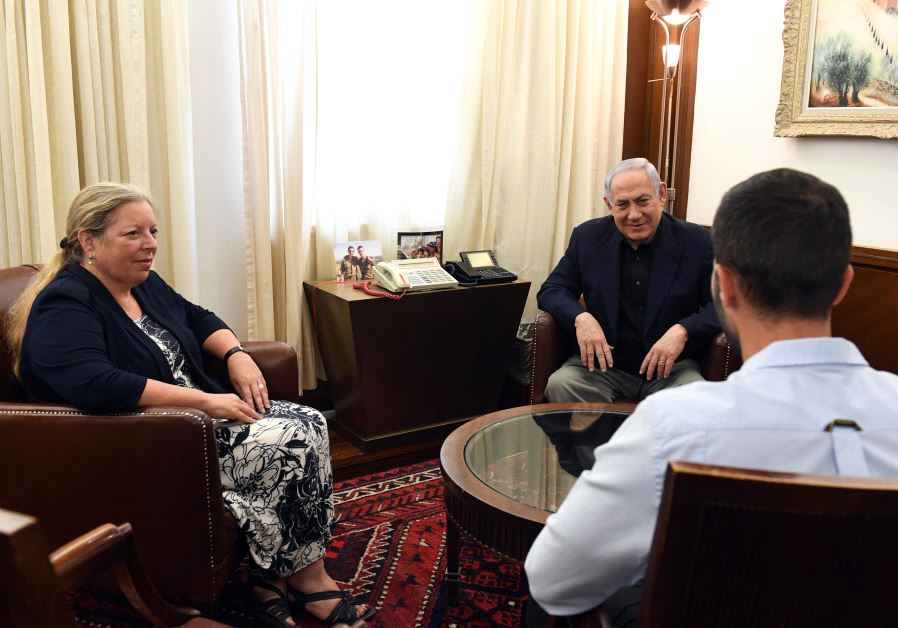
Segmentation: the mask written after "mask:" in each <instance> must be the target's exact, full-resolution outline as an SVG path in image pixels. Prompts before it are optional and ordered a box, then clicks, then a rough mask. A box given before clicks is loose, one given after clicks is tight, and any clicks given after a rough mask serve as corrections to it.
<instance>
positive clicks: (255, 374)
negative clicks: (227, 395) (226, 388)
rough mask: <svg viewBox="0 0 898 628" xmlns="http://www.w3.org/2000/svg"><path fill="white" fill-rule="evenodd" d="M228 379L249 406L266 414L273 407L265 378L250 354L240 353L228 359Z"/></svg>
mask: <svg viewBox="0 0 898 628" xmlns="http://www.w3.org/2000/svg"><path fill="white" fill-rule="evenodd" d="M228 377H230V378H231V385H232V386H233V387H234V390H235V391H236V392H237V394H238V395H240V398H241V399H243V401H245V402H246V403H247V404H249V405H250V406H252V407H254V408H255V409H256V410H258V411H259V412H265V411H266V410H267V409H268V408H269V407H270V406H271V402H270V401H269V400H268V387H267V386H266V385H265V377H263V376H262V371H260V370H259V367H258V366H256V363H255V362H254V361H253V359H252V358H251V357H250V356H249V354H248V353H244V352H243V351H238V352H237V353H235V354H234V355H232V356H231V357H230V358H228Z"/></svg>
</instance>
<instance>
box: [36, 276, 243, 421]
mask: <svg viewBox="0 0 898 628" xmlns="http://www.w3.org/2000/svg"><path fill="white" fill-rule="evenodd" d="M132 293H133V294H134V296H135V298H136V299H137V302H138V303H139V304H140V307H141V308H142V309H143V311H144V313H145V314H147V315H148V316H149V317H151V318H153V319H154V320H156V321H157V322H158V323H159V324H161V325H162V326H163V327H165V328H166V329H168V330H169V331H170V332H171V333H172V334H174V336H175V338H177V339H178V342H180V343H181V349H182V350H183V351H184V355H185V357H186V359H187V362H188V364H189V365H190V369H191V376H193V378H194V381H195V382H196V383H197V385H198V386H200V387H201V388H202V389H203V390H205V391H207V392H226V389H224V388H223V387H222V386H221V384H220V383H219V382H217V381H216V380H214V379H213V378H212V377H210V376H209V375H208V374H206V373H205V372H204V371H203V369H202V365H203V351H202V346H201V345H202V344H203V342H204V341H205V340H206V338H208V337H209V336H210V335H211V334H212V333H214V332H216V331H218V330H219V329H227V328H228V327H227V325H225V323H224V322H223V321H222V320H221V319H220V318H218V317H217V316H216V315H215V314H213V313H212V312H210V311H208V310H205V309H203V308H201V307H199V306H198V305H194V304H193V303H190V302H189V301H187V300H186V299H184V298H183V297H182V296H181V295H179V294H178V293H177V292H175V291H174V290H172V289H171V287H170V286H169V285H168V284H167V283H165V281H163V280H162V278H161V277H160V276H159V275H157V274H156V273H155V272H153V271H151V272H150V274H149V277H148V278H147V280H146V281H145V282H144V283H143V284H141V285H139V286H137V287H135V288H133V289H132ZM21 356H22V383H23V384H24V387H25V390H26V392H27V395H28V399H29V400H30V401H33V402H38V403H68V404H71V405H74V406H75V407H77V408H78V409H79V410H84V411H87V412H122V411H128V410H133V409H134V408H136V407H137V402H138V400H139V399H140V396H141V395H142V394H143V391H144V388H145V387H146V382H147V379H155V380H159V381H162V382H166V383H168V384H176V382H175V380H174V378H173V377H172V373H171V369H170V368H169V365H168V363H167V362H166V360H165V356H164V355H163V353H162V351H161V350H160V349H159V347H157V346H156V344H155V343H154V342H153V341H152V340H151V339H150V338H149V337H148V336H147V335H146V334H145V333H144V332H143V331H141V330H140V328H138V326H137V325H136V324H135V323H134V322H133V321H132V320H130V319H129V318H128V315H127V314H125V311H124V310H123V309H122V308H121V306H119V305H118V303H116V302H115V300H114V299H113V298H112V295H111V294H109V291H108V290H106V288H105V286H103V284H102V283H101V282H100V281H99V280H98V279H97V278H96V277H94V276H93V275H92V274H91V273H89V272H88V271H87V270H85V269H84V268H82V267H81V266H80V265H78V264H72V265H70V266H68V267H67V268H66V269H65V270H63V271H62V272H61V273H60V274H59V275H58V276H57V277H56V279H54V280H53V281H52V282H50V284H49V285H48V286H47V287H46V288H44V289H43V290H42V291H41V292H40V294H38V296H37V298H36V299H35V301H34V305H33V306H32V308H31V313H30V315H29V316H28V324H27V326H26V328H25V337H24V339H23V342H22V353H21Z"/></svg>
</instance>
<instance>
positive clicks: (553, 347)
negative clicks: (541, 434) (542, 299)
mask: <svg viewBox="0 0 898 628" xmlns="http://www.w3.org/2000/svg"><path fill="white" fill-rule="evenodd" d="M561 334H562V331H561V328H560V327H559V326H558V323H556V322H555V319H554V318H553V317H552V315H551V314H549V313H548V312H540V313H539V316H537V317H536V324H535V325H534V328H533V340H532V342H531V343H530V352H531V353H530V364H531V372H530V403H531V405H532V404H536V403H546V402H547V399H546V384H547V383H548V382H549V376H550V375H551V374H552V373H554V372H555V371H556V370H557V369H558V367H560V366H561V364H562V363H563V362H564V361H565V359H566V358H567V356H566V355H564V354H563V351H562V337H561Z"/></svg>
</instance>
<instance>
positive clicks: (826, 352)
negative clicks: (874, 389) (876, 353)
mask: <svg viewBox="0 0 898 628" xmlns="http://www.w3.org/2000/svg"><path fill="white" fill-rule="evenodd" d="M810 364H846V365H853V366H869V363H868V362H867V360H866V359H864V356H863V355H862V354H861V352H860V350H859V349H858V348H857V347H856V346H855V345H854V343H853V342H850V341H848V340H846V339H845V338H796V339H794V340H778V341H776V342H773V343H770V344H769V345H767V346H766V347H764V348H763V349H761V350H760V351H758V352H757V353H756V354H755V355H753V356H751V357H750V358H749V359H748V360H746V361H745V363H744V364H743V365H742V368H741V369H740V370H743V371H748V370H754V369H762V368H775V367H782V366H807V365H810Z"/></svg>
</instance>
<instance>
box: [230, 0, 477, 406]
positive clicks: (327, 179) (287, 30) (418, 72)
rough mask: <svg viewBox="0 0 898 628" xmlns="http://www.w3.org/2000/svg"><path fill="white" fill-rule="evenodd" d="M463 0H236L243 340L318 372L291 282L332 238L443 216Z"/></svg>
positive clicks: (384, 234)
mask: <svg viewBox="0 0 898 628" xmlns="http://www.w3.org/2000/svg"><path fill="white" fill-rule="evenodd" d="M473 5H474V2H473V0H467V1H461V0H455V1H453V2H441V3H421V2H418V1H413V0H395V1H392V2H389V3H371V2H363V1H361V0H328V1H327V2H315V1H311V0H309V1H306V2H277V1H274V0H270V1H266V0H240V2H238V13H239V20H240V23H239V25H238V30H239V33H240V35H239V38H240V58H241V104H242V108H243V118H244V120H243V142H244V179H245V181H244V184H245V185H244V189H245V212H246V224H247V231H248V234H249V235H248V242H247V247H248V250H247V260H248V263H247V267H248V280H247V282H248V284H247V285H248V291H247V292H248V301H249V303H248V329H249V336H250V338H254V339H255V338H277V339H279V340H284V341H286V342H288V343H289V344H291V345H293V346H294V347H296V349H297V353H298V355H299V357H300V372H301V382H300V383H301V385H302V388H303V389H305V390H308V389H312V388H315V386H316V384H317V382H316V378H322V379H323V378H324V376H325V374H324V372H323V368H322V366H321V363H320V360H319V359H317V346H316V342H315V337H314V334H313V328H312V325H311V321H310V318H309V308H307V307H305V305H304V299H305V297H304V294H303V292H302V282H303V281H304V280H308V281H316V280H325V279H332V278H333V275H334V267H335V266H334V253H333V246H334V244H335V243H337V242H345V241H348V240H360V239H364V240H379V241H380V242H381V245H382V248H383V253H384V257H385V258H386V259H392V258H394V257H395V248H396V247H395V238H396V231H397V230H399V229H401V228H406V227H411V228H416V227H432V226H438V225H442V224H443V216H444V211H445V199H446V194H447V186H448V179H449V177H448V173H449V171H450V169H451V166H452V162H453V152H452V150H453V142H454V135H455V132H456V128H457V118H458V115H459V106H460V104H461V101H460V99H459V96H458V94H459V90H460V85H461V80H462V72H463V70H464V58H465V57H464V54H463V53H464V51H465V50H466V48H467V46H468V41H467V37H468V33H469V30H470V29H469V26H468V23H467V22H468V19H469V17H470V14H471V10H472V9H471V7H472V6H473Z"/></svg>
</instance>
